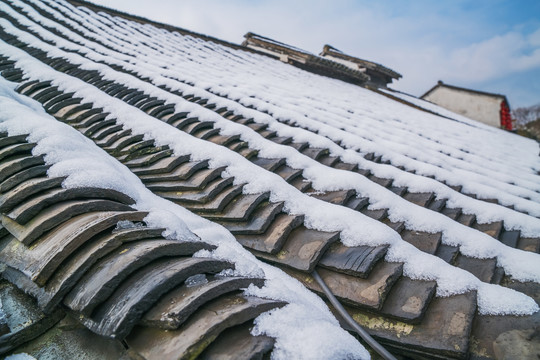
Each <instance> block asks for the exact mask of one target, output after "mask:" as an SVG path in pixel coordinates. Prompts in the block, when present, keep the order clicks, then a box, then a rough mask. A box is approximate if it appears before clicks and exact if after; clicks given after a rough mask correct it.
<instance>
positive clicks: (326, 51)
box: [319, 44, 403, 80]
mask: <svg viewBox="0 0 540 360" xmlns="http://www.w3.org/2000/svg"><path fill="white" fill-rule="evenodd" d="M319 55H320V56H323V57H324V56H325V55H329V56H334V57H337V58H340V59H343V60H347V61H351V62H353V63H356V64H359V65H363V66H366V67H367V68H370V69H372V70H376V71H379V72H382V73H384V74H386V75H388V76H390V77H391V78H393V79H396V80H399V79H400V78H402V77H403V76H402V75H401V74H400V73H398V72H396V71H394V70H392V69H390V68H387V67H386V66H384V65H381V64H378V63H376V62H373V61H369V60H364V59H360V58H357V57H355V56H351V55H347V54H345V53H344V52H342V51H340V50H338V49H336V48H335V47H333V46H331V45H328V44H327V45H324V47H323V51H322V52H321V53H320V54H319Z"/></svg>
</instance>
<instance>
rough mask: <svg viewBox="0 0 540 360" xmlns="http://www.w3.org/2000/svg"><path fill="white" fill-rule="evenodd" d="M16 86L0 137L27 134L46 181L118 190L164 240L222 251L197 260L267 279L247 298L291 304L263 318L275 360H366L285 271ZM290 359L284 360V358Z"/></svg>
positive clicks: (5, 86)
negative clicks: (151, 185)
mask: <svg viewBox="0 0 540 360" xmlns="http://www.w3.org/2000/svg"><path fill="white" fill-rule="evenodd" d="M4 45H5V44H2V45H1V48H2V51H4V50H6V48H5V47H4ZM14 86H15V84H12V83H9V82H7V81H5V80H4V79H3V78H0V108H2V112H1V113H0V131H7V132H8V134H9V135H20V134H29V137H28V140H29V141H32V142H35V143H37V145H36V147H35V149H34V154H47V155H46V156H45V160H46V162H47V163H49V164H52V167H51V168H50V170H49V175H50V176H67V179H66V181H65V182H64V183H63V186H64V187H78V186H94V187H102V188H111V189H116V190H119V191H121V192H123V193H125V194H127V195H129V196H131V197H132V198H133V199H134V200H135V201H136V205H135V207H136V208H137V209H139V210H146V211H149V212H150V213H149V215H148V216H147V218H146V219H145V221H146V222H147V223H148V225H149V226H154V227H164V228H166V229H167V231H166V232H165V233H164V236H167V237H168V238H172V237H174V238H176V239H178V240H191V241H199V238H200V239H202V240H203V241H205V242H208V243H210V244H214V245H216V246H217V249H216V250H215V251H213V252H212V253H208V252H204V253H203V254H199V256H202V255H209V256H213V257H216V258H220V259H225V260H228V261H232V262H234V263H235V265H236V269H235V271H234V273H233V274H234V275H244V276H264V277H265V278H266V279H267V282H266V284H265V286H264V287H263V288H261V289H256V288H250V289H249V291H248V293H249V294H251V295H258V296H268V297H271V298H274V299H279V300H285V301H288V302H289V304H288V305H287V306H285V307H284V308H282V309H280V310H276V311H274V312H273V313H272V314H271V315H270V314H267V315H265V314H263V316H262V317H261V323H259V325H258V329H259V331H261V332H265V333H268V334H272V336H275V337H276V346H277V349H279V352H278V353H277V354H276V355H275V358H276V359H284V358H290V357H288V356H291V357H292V358H298V359H308V358H309V357H308V355H309V354H311V352H312V351H315V352H318V353H320V354H322V355H323V356H324V358H336V357H342V356H343V355H346V356H349V357H351V358H355V359H366V358H369V354H368V353H367V351H366V350H365V349H364V348H363V347H362V346H361V345H360V344H359V343H358V342H357V341H356V340H355V339H354V337H352V336H351V335H349V334H348V333H347V332H345V331H344V330H342V329H341V328H340V326H339V323H338V322H337V320H336V319H335V318H334V317H333V316H332V314H331V313H330V311H329V310H328V308H327V307H326V305H325V304H324V302H323V301H322V300H321V299H320V298H319V297H318V296H316V295H314V294H313V293H311V292H309V291H308V290H306V289H305V288H304V287H303V286H302V285H301V284H300V283H298V282H297V281H296V280H294V279H292V278H290V277H289V276H287V275H285V274H284V273H283V272H281V271H280V270H277V269H274V268H273V267H271V266H269V265H267V264H264V263H261V262H260V261H258V260H257V259H255V257H254V256H253V255H252V254H250V253H249V252H248V251H246V250H245V249H243V248H242V247H241V246H240V245H239V244H238V243H237V242H236V240H235V239H234V237H233V236H232V235H231V234H230V233H229V232H228V231H227V230H226V229H224V228H223V227H221V226H219V225H217V224H214V223H212V222H210V221H208V220H205V219H203V218H200V217H199V216H197V215H194V214H193V213H191V212H189V211H187V210H186V209H184V208H182V207H180V206H178V205H175V204H173V203H171V202H169V201H167V200H164V199H162V198H160V197H158V196H156V195H154V194H152V193H151V192H150V191H149V190H148V189H146V187H145V186H144V185H143V184H142V183H141V182H140V180H139V179H138V178H137V177H136V176H135V175H134V174H133V173H131V172H130V171H129V169H128V168H126V167H125V166H123V165H122V164H121V163H119V162H118V161H117V160H115V159H114V158H112V157H111V156H109V155H108V154H107V153H106V152H104V151H103V150H101V149H100V148H98V147H97V146H96V145H95V144H93V143H92V142H91V141H89V140H88V139H86V138H85V137H84V136H83V135H81V134H80V133H78V132H77V131H76V130H74V129H72V128H70V127H69V126H67V125H64V124H62V123H60V122H57V121H56V120H55V119H54V118H52V117H51V116H49V115H47V114H46V113H45V112H44V111H43V109H42V108H41V107H40V104H38V103H36V102H33V101H31V100H28V99H27V98H25V97H23V96H20V95H18V94H16V93H15V92H14V91H13V88H14ZM290 289H293V290H294V292H291V291H289V290H290ZM284 316H290V317H291V319H290V320H291V321H292V322H289V323H285V322H283V321H282V318H283V317H284ZM307 323H310V324H311V325H312V326H313V327H314V328H316V329H321V330H323V331H325V336H322V334H320V335H319V337H318V341H317V343H316V344H311V345H312V346H313V347H311V348H310V349H305V348H304V347H303V346H298V343H295V344H294V345H295V346H292V345H293V344H292V343H291V342H290V339H289V336H290V334H292V333H295V331H296V328H297V326H296V325H297V324H307ZM296 336H299V338H297V340H298V341H300V344H301V343H303V342H305V343H307V342H308V341H312V339H311V338H309V336H311V334H307V333H304V334H302V333H300V334H296ZM336 340H339V341H336ZM279 354H282V355H281V356H280V355H279ZM285 355H287V357H282V356H285Z"/></svg>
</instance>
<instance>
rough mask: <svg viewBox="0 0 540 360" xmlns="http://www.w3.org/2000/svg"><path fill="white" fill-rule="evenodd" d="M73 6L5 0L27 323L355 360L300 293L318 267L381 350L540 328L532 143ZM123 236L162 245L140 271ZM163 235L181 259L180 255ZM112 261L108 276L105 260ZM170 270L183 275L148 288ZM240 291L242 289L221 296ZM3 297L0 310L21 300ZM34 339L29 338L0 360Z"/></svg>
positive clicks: (18, 248)
mask: <svg viewBox="0 0 540 360" xmlns="http://www.w3.org/2000/svg"><path fill="white" fill-rule="evenodd" d="M74 4H75V5H74ZM80 5H84V3H81V2H79V1H77V2H68V1H64V0H45V1H38V0H27V1H26V0H25V1H23V0H9V1H3V2H0V12H1V13H2V16H1V17H0V55H1V58H0V71H1V75H2V78H3V79H0V88H1V89H2V90H1V91H2V92H1V93H0V94H1V96H0V101H1V103H2V106H1V107H0V109H2V110H0V120H1V123H0V131H1V132H2V137H1V138H0V146H2V148H1V149H0V154H3V155H2V156H1V157H0V180H1V182H0V190H1V191H2V195H1V197H0V213H1V215H2V233H1V234H2V236H3V238H2V240H1V241H2V244H5V246H3V247H2V248H1V250H0V258H1V260H2V262H3V263H4V265H5V266H6V270H4V272H3V275H4V278H5V279H7V280H8V282H9V283H10V284H13V285H14V286H15V287H17V288H20V289H22V290H24V292H26V293H27V294H29V297H30V298H36V299H37V305H38V308H37V309H35V311H36V313H40V311H41V312H45V313H46V314H50V313H51V312H54V311H56V310H58V311H62V310H65V309H68V310H69V311H68V313H69V316H70V319H71V320H70V321H72V322H75V323H80V324H82V325H81V326H82V327H83V328H84V329H88V330H90V331H91V332H92V333H93V334H98V335H99V336H98V335H95V336H97V339H100V338H101V337H103V336H104V337H111V338H114V339H120V340H123V343H116V344H117V345H118V348H119V349H120V350H118V351H119V352H120V353H121V352H122V351H126V350H125V347H127V348H128V350H129V351H131V352H133V353H138V354H139V355H141V356H144V357H146V358H154V357H157V354H164V353H166V351H169V350H170V351H171V354H173V353H174V354H176V355H171V356H178V355H177V354H182V355H184V356H187V355H193V354H199V353H196V351H199V352H201V354H202V355H205V356H209V357H211V356H217V355H219V354H224V353H228V354H229V355H230V354H231V353H235V352H243V353H245V354H248V353H249V354H252V355H253V354H263V353H270V352H271V353H272V356H273V357H275V358H346V357H350V358H366V357H367V356H368V353H367V352H366V350H365V349H364V348H363V347H362V345H360V344H359V343H358V342H357V341H356V340H355V338H354V337H352V336H351V335H349V334H348V333H347V332H346V331H345V330H343V329H342V328H340V326H339V322H338V321H337V320H336V319H335V318H334V317H333V316H332V315H331V312H330V310H329V309H328V308H327V307H326V305H325V303H324V302H323V301H321V299H320V298H319V297H317V296H315V295H314V294H313V293H312V292H309V291H307V289H309V290H312V291H314V292H315V293H317V294H319V295H322V296H323V297H325V296H330V295H329V294H328V293H325V292H324V290H323V288H321V283H320V282H318V280H317V279H318V277H319V275H320V278H321V279H322V281H323V282H324V283H325V284H326V285H327V286H328V288H329V290H330V291H331V292H332V293H333V294H334V295H335V296H336V297H337V299H338V300H339V301H340V302H342V303H343V304H344V305H345V308H346V310H347V311H348V312H349V314H350V315H351V316H352V318H353V319H354V320H355V321H356V322H358V323H359V324H360V325H362V326H364V327H365V328H366V329H367V330H368V332H370V333H371V334H372V335H373V336H375V337H376V339H377V340H378V341H379V342H380V343H382V344H383V345H385V346H387V347H388V349H390V350H391V351H392V352H395V353H396V354H404V355H407V356H412V357H417V356H425V357H430V358H446V357H453V358H465V357H467V356H484V357H488V358H489V357H495V355H496V354H501V353H504V352H505V351H509V347H508V346H506V347H505V345H504V342H503V343H501V344H500V343H497V344H496V345H494V341H495V339H497V338H498V337H499V336H503V335H504V336H508V333H509V332H510V333H511V332H512V331H522V332H528V331H534V330H531V329H533V327H534V326H535V324H537V323H538V317H539V312H538V288H539V283H540V261H539V260H540V255H539V254H538V253H539V252H540V181H539V180H540V175H539V171H540V158H539V157H538V144H537V143H536V142H534V141H531V140H529V139H525V138H521V137H519V136H517V135H514V134H511V133H507V132H504V131H501V130H498V129H494V128H491V127H488V126H485V125H483V124H481V123H478V122H476V121H473V120H470V119H468V118H465V117H463V116H460V115H457V114H453V113H450V112H448V111H447V110H443V109H440V108H438V107H436V106H435V105H433V104H429V103H427V102H424V101H422V100H419V99H413V98H412V97H408V96H407V95H405V94H397V95H395V97H401V98H402V99H403V100H404V101H405V103H403V102H398V101H395V100H392V99H390V98H388V97H386V96H384V95H383V94H381V93H377V92H373V91H371V90H368V89H365V88H362V87H359V86H355V85H353V84H349V83H345V82H342V81H340V80H336V79H332V78H328V77H325V76H320V75H317V74H313V73H310V72H308V71H304V70H301V69H298V68H296V67H293V66H290V65H288V64H284V63H282V62H279V61H276V60H274V59H272V58H269V57H267V56H263V55H260V54H257V53H254V52H252V51H246V50H243V49H242V48H240V47H238V46H229V45H228V44H227V43H224V42H219V41H212V39H210V38H205V37H200V36H195V35H191V34H188V33H186V32H179V31H178V32H177V31H175V30H174V29H173V28H170V27H162V26H160V25H159V24H155V23H153V24H150V23H148V22H145V21H143V20H141V19H140V18H137V19H131V18H130V16H129V15H126V14H120V13H118V12H115V11H113V10H109V9H105V8H100V7H97V6H94V5H92V7H91V9H90V8H88V7H85V6H80ZM15 90H16V92H17V93H16V92H15ZM407 103H412V104H414V105H415V107H412V106H408V105H407ZM419 108H424V109H426V110H429V112H427V111H422V110H420V109H419ZM437 114H441V115H443V116H439V115H437ZM26 189H32V190H31V191H30V192H28V191H27V190H26ZM85 194H86V195H85ZM89 194H90V195H89ZM75 203H76V204H75ZM111 212H115V215H114V216H115V217H114V218H113V219H114V221H113V220H107V221H108V222H105V220H103V219H105V218H107V219H109V217H110V216H111V214H110V213H111ZM102 213H106V214H102ZM116 213H118V214H116ZM100 214H101V215H100ZM92 216H97V217H99V219H101V220H99V221H98V222H95V223H92V224H94V225H92V226H88V227H84V226H82V227H81V229H82V230H80V231H79V232H77V231H75V230H76V229H78V228H79V227H78V226H77V224H78V223H77V221H81V224H83V223H84V221H86V220H84V221H83V220H81V219H83V218H84V219H86V218H88V221H90V218H91V217H92ZM95 221H97V220H95ZM124 221H127V222H124ZM97 224H99V226H98V225H97ZM90 228H91V229H100V230H99V231H97V230H96V231H95V232H91V231H89V230H88V229H90ZM133 229H135V230H133ZM152 229H153V230H152ZM158 230H160V231H158ZM106 231H108V233H107V234H105V232H106ZM118 231H125V232H130V231H132V232H135V233H136V234H138V233H137V232H143V233H144V234H147V233H148V232H151V231H154V233H153V234H154V235H152V238H151V239H152V240H153V241H152V242H151V243H152V244H151V245H149V246H150V248H149V249H148V250H144V251H148V252H149V253H151V254H154V255H152V256H155V257H147V256H146V255H145V256H142V257H141V259H146V260H145V261H143V260H137V259H138V258H136V257H134V258H133V259H131V258H129V257H128V256H127V255H124V254H129V253H130V251H131V249H132V248H131V247H130V246H132V244H131V242H133V241H138V242H136V244H139V243H140V242H145V241H146V242H148V240H150V239H149V238H144V241H143V238H140V237H136V236H134V238H130V239H131V240H129V241H127V240H126V241H124V242H122V241H120V242H116V241H113V240H106V241H105V240H104V239H113V238H115V239H116V237H118V236H119V235H116V234H117V232H118ZM145 232H146V233H145ZM156 232H157V234H156ZM55 234H62V236H54V235H55ZM137 236H147V235H137ZM64 238H65V239H67V240H65V243H64V242H63V241H64ZM178 242H179V243H181V244H182V246H184V245H183V244H184V243H186V244H191V245H189V246H191V247H190V249H191V251H188V252H187V253H186V254H184V255H181V259H178V260H174V259H176V258H175V257H174V256H180V255H179V254H180V253H179V252H177V253H174V252H173V253H168V252H167V251H170V248H175V246H179V247H180V245H176V243H178ZM109 243H111V244H113V243H114V244H115V245H114V246H113V245H110V246H109V245H107V246H105V245H106V244H109ZM171 243H172V244H171ZM53 245H54V246H53ZM186 246H187V245H186ZM154 247H156V248H155V249H154ZM158 247H160V249H161V247H163V248H164V249H166V250H158V249H157V248H158ZM113 248H114V249H117V250H118V251H117V252H114V251H113ZM49 249H52V250H49ZM194 249H197V250H198V251H197V252H196V250H194ZM53 250H54V251H53ZM115 251H116V250H115ZM140 251H143V250H140ZM175 251H181V250H175ZM49 253H50V254H52V255H51V256H44V255H45V254H49ZM94 254H95V256H94ZM145 254H146V253H145ZM42 255H43V258H40V256H42ZM90 255H92V256H90ZM115 256H117V257H119V259H123V260H121V261H123V262H121V263H122V264H125V265H123V266H124V267H123V268H122V269H121V271H120V270H118V269H116V268H111V269H112V270H110V271H109V268H108V267H107V266H108V265H107V264H109V263H110V264H112V263H114V262H115V261H117V260H115V259H116V258H115ZM164 256H172V257H173V258H174V259H163V257H164ZM36 259H39V261H37V260H36ZM85 259H86V260H85ZM90 259H93V260H90ZM149 259H151V261H154V262H152V263H151V264H149V262H148V261H150V260H149ZM197 259H203V260H197ZM173 260H174V261H178V264H177V263H173V264H172V265H171V264H169V263H168V262H167V261H173ZM118 261H120V260H118ZM186 261H188V262H193V263H195V262H197V263H198V261H200V262H205V264H206V265H205V266H210V265H212V266H213V267H211V266H210V267H208V268H207V267H201V268H196V269H199V271H200V272H201V273H204V274H206V275H204V276H203V277H201V276H198V275H199V274H195V275H197V276H195V277H193V278H192V277H191V276H190V278H189V281H188V282H187V283H185V280H186V279H185V278H181V277H179V275H175V274H177V272H174V271H178V272H180V271H181V270H180V267H181V265H180V263H182V264H183V262H186ZM162 262H163V264H165V262H167V264H166V265H167V266H168V265H171V266H173V267H174V266H177V267H178V268H175V269H177V270H174V271H172V270H170V271H169V270H167V271H169V272H167V273H163V274H164V275H163V276H159V275H158V274H162V273H161V272H160V271H162V270H163V269H161V268H160V267H159V266H161V265H163V264H162ZM36 264H37V265H36ZM190 264H191V263H190ZM208 264H210V265H208ZM163 266H165V265H163ZM182 266H183V265H182ZM190 266H191V265H190ZM193 266H195V265H193ZM197 266H198V265H197ZM232 268H234V269H235V270H232ZM65 269H71V270H70V271H72V272H69V273H66V272H65ZM104 269H105V270H104ZM212 269H214V270H212ZM217 269H219V270H217ZM105 271H109V272H108V273H107V276H110V279H109V278H107V277H106V276H101V274H104V272H105ZM114 271H117V273H115V272H114ZM182 271H184V270H182ZM194 271H196V270H194ZM216 272H219V276H217V277H216V276H215V275H213V274H214V273H216ZM66 274H68V275H69V276H68V275H66ZM153 274H155V275H153ZM152 276H154V278H153V282H152V281H149V280H150V279H152ZM236 278H241V279H242V280H231V279H236ZM103 279H109V280H107V282H104V280H103ZM295 279H296V280H295ZM297 280H298V281H297ZM234 281H237V282H235V284H236V285H234V286H232V287H231V288H229V287H226V286H225V285H221V284H224V283H230V282H234ZM191 283H193V284H194V285H193V286H194V287H195V290H193V289H192V286H191V285H190V284H191ZM240 283H242V284H244V287H245V286H246V284H247V285H249V284H252V285H250V286H249V287H248V289H247V291H245V292H243V293H242V295H237V294H236V293H234V294H232V293H231V292H232V291H236V290H238V289H239V288H240V286H239V285H238V284H240ZM263 283H264V284H265V285H264V286H263V287H261V288H259V287H257V286H256V285H262V284H263ZM188 285H189V286H188ZM9 286H11V285H9ZM9 286H8V285H5V286H4V288H5V289H7V290H5V291H4V293H5V294H7V295H3V297H0V299H1V300H2V302H3V303H4V302H6V303H9V302H11V303H13V302H14V301H15V300H13V299H21V298H22V297H24V296H23V295H22V294H18V295H10V294H17V291H16V289H14V288H10V287H9ZM214 286H217V287H219V288H220V289H223V290H222V291H227V294H226V296H221V297H219V298H216V297H217V296H218V295H221V294H222V293H219V292H217V293H216V292H215V291H214V290H213V289H214ZM93 289H98V290H99V289H101V290H99V291H96V292H95V293H93V292H92V291H93ZM141 289H143V290H144V291H146V292H144V291H143V290H141ZM189 289H191V290H189ZM197 289H198V290H197ZM193 291H196V292H197V291H198V293H197V294H198V295H197V297H189V299H192V302H191V303H189V304H188V303H186V302H183V301H180V300H179V299H180V298H182V296H185V294H187V293H189V294H192V292H193ZM141 292H143V293H144V294H146V296H145V297H142V296H140V297H135V296H134V294H139V293H141ZM96 294H97V295H96ZM212 294H214V295H212ZM227 296H228V297H227ZM235 296H236V297H235ZM238 296H240V297H241V298H242V299H244V300H242V299H240V300H239V298H238ZM231 297H232V298H231ZM132 298H133V299H132ZM246 298H247V299H248V300H245V299H246ZM5 299H7V300H5ZM160 299H161V300H160ZM163 299H167V301H162V300H163ZM195 299H196V300H195ZM227 299H228V300H227ZM128 300H129V301H128ZM20 301H23V300H20ZM170 303H178V304H179V305H177V307H175V308H174V309H171V308H170V306H169V307H168V306H166V305H167V304H170ZM194 304H196V305H194ZM199 307H200V311H198V310H197V309H199ZM186 309H187V310H186ZM173 310H174V311H173ZM188 310H190V311H195V310H197V311H195V312H194V313H193V314H192V315H191V317H186V314H187V313H186V312H187V311H188ZM267 310H271V311H270V312H266V311H267ZM215 313H219V314H220V317H218V318H215V317H212V316H209V315H208V314H215ZM54 314H56V315H55V316H56V317H52V319H56V322H57V321H58V320H59V319H61V318H62V317H61V315H58V313H56V312H55V313H54ZM152 314H153V315H152ZM205 314H206V315H205ZM261 314H262V315H261ZM517 315H519V316H517ZM39 316H41V318H44V319H51V317H48V316H46V315H45V314H41V315H39ZM39 316H38V317H37V318H39ZM8 318H9V316H8ZM41 318H40V319H41ZM216 319H217V320H216ZM63 321H66V320H63ZM56 322H55V321H53V320H50V323H49V324H50V326H54V324H55V323H56ZM473 323H474V326H473ZM21 324H27V325H28V327H31V325H32V324H38V325H36V326H40V325H39V324H41V323H40V322H39V321H26V322H25V321H23V322H21ZM21 324H19V325H18V326H19V328H20V327H21V326H22V325H21ZM171 324H172V325H171ZM242 324H244V325H242ZM0 325H1V321H0ZM240 325H242V326H240ZM50 326H49V327H50ZM343 326H344V328H345V329H347V330H350V329H349V327H348V326H347V325H343ZM8 327H9V326H8ZM22 327H24V326H22ZM60 328H61V329H65V328H66V327H60ZM201 328H204V329H208V331H202V330H198V331H199V332H197V331H195V330H193V331H192V330H189V331H188V330H187V329H201ZM39 329H41V331H42V332H43V331H46V330H47V327H43V326H41V327H40V328H39ZM165 329H167V331H166V330H165ZM183 329H184V330H183ZM226 329H230V330H231V331H225V330H226ZM233 330H234V331H233ZM9 331H11V332H9ZM9 331H8V335H11V336H12V337H14V338H18V339H20V337H17V336H18V335H17V336H15V334H17V330H16V327H13V328H10V329H9ZM85 331H87V330H85ZM28 332H30V331H28ZM34 333H35V334H38V333H39V332H37V331H34ZM505 334H506V335H505ZM195 335H197V336H195ZM36 336H37V335H36ZM92 336H94V335H92ZM75 338H76V337H75ZM524 338H526V336H525V337H524ZM76 339H77V338H76ZM179 339H182V340H179ZM209 339H212V340H213V339H215V341H212V340H209ZM246 339H249V341H248V340H246ZM26 341H34V342H35V341H38V340H32V339H31V337H28V338H24V341H22V342H19V343H16V344H12V345H11V346H10V347H9V348H8V350H3V351H4V352H5V351H13V350H15V351H25V349H31V348H32V346H31V345H28V347H27V348H25V345H24V344H23V343H24V342H26ZM81 341H82V340H81ZM96 341H98V340H96ZM111 341H118V340H111ZM473 341H474V346H472V343H473ZM523 341H525V340H523ZM530 341H531V342H534V341H535V340H534V338H532V340H530ZM525 342H526V341H525ZM30 344H32V342H31V343H30ZM122 344H123V345H122ZM179 344H181V345H179ZM246 344H247V345H246ZM83 345H84V344H83ZM248 345H249V346H248ZM44 346H45V345H44ZM81 346H82V345H81ZM86 346H88V345H86ZM520 346H521V345H519V346H518V345H515V343H513V344H512V346H511V347H512V348H516V347H518V348H519V347H520ZM523 346H526V345H523ZM495 347H497V348H496V349H495ZM51 351H52V350H51ZM36 354H37V353H36ZM115 354H116V355H118V354H119V353H115Z"/></svg>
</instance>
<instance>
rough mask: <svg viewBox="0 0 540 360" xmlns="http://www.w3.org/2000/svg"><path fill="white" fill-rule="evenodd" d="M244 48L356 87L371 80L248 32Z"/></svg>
mask: <svg viewBox="0 0 540 360" xmlns="http://www.w3.org/2000/svg"><path fill="white" fill-rule="evenodd" d="M244 38H245V40H244V42H243V43H242V45H243V46H245V47H247V48H250V49H254V50H258V51H259V52H262V53H264V54H266V55H269V56H271V57H274V58H276V59H279V60H281V61H283V62H285V63H288V64H291V65H294V66H296V67H299V68H301V69H303V70H307V71H309V72H312V73H315V74H319V75H323V76H328V77H332V78H335V79H339V80H343V81H346V82H348V83H352V84H356V85H364V84H365V83H366V82H368V81H369V80H370V78H369V76H368V75H366V74H365V73H364V72H363V71H360V70H358V69H352V68H350V67H349V66H345V65H343V64H341V63H339V62H335V61H332V60H329V59H325V58H323V57H320V56H317V55H314V54H311V53H309V52H307V51H305V50H302V49H299V48H296V47H294V46H291V45H288V44H284V43H282V42H279V41H275V40H272V39H270V38H267V37H264V36H261V35H257V34H254V33H252V32H248V33H247V34H245V35H244Z"/></svg>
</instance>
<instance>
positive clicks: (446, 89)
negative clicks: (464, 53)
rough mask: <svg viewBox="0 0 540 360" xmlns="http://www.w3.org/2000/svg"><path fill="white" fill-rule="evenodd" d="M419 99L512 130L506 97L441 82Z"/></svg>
mask: <svg viewBox="0 0 540 360" xmlns="http://www.w3.org/2000/svg"><path fill="white" fill-rule="evenodd" d="M420 98H421V99H424V100H427V101H430V102H432V103H434V104H437V105H439V106H441V107H443V108H446V109H448V110H451V111H454V112H456V113H458V114H461V115H465V116H467V117H469V118H471V119H474V120H477V121H480V122H482V123H484V124H487V125H491V126H494V127H500V128H501V129H505V130H512V117H511V115H510V106H509V104H508V99H507V98H506V96H504V95H501V94H494V93H488V92H485V91H478V90H472V89H467V88H462V87H458V86H454V85H448V84H445V83H443V82H442V81H441V80H439V81H438V82H437V85H435V86H434V87H432V88H431V89H430V90H428V91H427V92H426V93H425V94H424V95H422V96H421V97H420Z"/></svg>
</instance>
